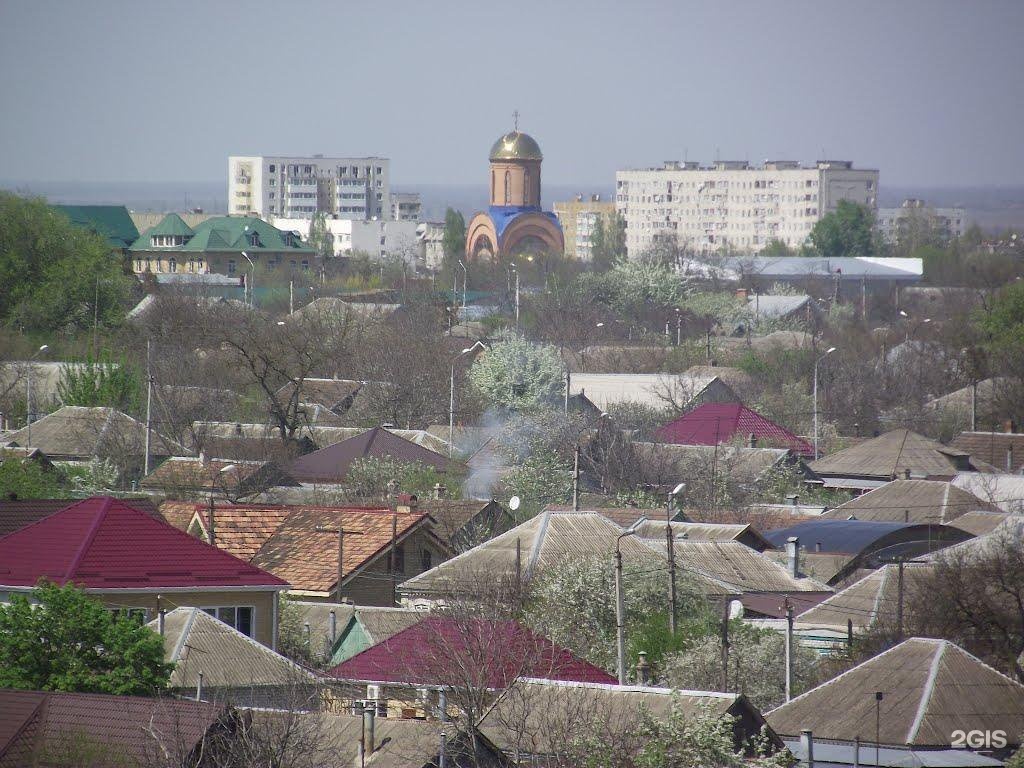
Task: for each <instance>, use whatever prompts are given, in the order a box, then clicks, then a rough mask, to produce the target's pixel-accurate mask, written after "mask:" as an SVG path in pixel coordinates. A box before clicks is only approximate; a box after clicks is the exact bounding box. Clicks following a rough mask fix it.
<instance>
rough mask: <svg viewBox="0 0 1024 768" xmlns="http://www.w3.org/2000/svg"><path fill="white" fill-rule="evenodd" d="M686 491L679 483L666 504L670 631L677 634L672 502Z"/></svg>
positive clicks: (683, 485)
mask: <svg viewBox="0 0 1024 768" xmlns="http://www.w3.org/2000/svg"><path fill="white" fill-rule="evenodd" d="M685 490H686V483H679V485H677V486H676V487H675V488H673V489H672V492H671V493H670V494H669V495H668V503H666V504H665V551H666V553H667V556H668V630H669V633H671V634H672V635H673V636H674V635H675V633H676V552H675V546H674V544H673V540H674V538H675V537H673V535H672V502H673V501H675V500H676V499H678V498H679V497H680V496H681V495H682V494H683V491H685Z"/></svg>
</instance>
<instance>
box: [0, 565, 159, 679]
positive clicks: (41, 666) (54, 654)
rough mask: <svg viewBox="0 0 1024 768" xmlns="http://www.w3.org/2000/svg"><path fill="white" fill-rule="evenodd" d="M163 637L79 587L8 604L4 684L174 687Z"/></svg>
mask: <svg viewBox="0 0 1024 768" xmlns="http://www.w3.org/2000/svg"><path fill="white" fill-rule="evenodd" d="M171 669H172V666H171V665H170V664H165V663H164V643H163V639H162V638H161V637H160V636H159V635H157V634H156V633H155V632H153V631H152V630H150V629H149V628H147V627H145V626H142V625H140V624H139V623H138V622H137V621H136V620H135V619H134V618H132V617H130V616H128V615H126V614H114V613H112V612H111V611H109V610H107V608H106V607H105V606H104V605H103V604H102V603H100V602H99V601H97V600H94V599H93V598H91V597H89V596H88V595H87V594H86V593H85V592H84V591H82V590H81V589H79V588H77V587H75V586H74V585H71V584H69V585H67V586H64V587H59V586H57V585H55V584H52V583H48V582H43V583H41V584H40V585H39V586H38V587H37V588H36V589H34V590H33V591H32V597H31V600H30V599H29V598H28V597H27V596H25V595H18V594H14V595H12V596H11V601H10V603H8V604H7V605H0V688H18V689H22V690H34V691H77V692H82V693H112V694H120V695H146V694H153V693H156V692H157V691H160V690H162V689H163V688H165V687H166V685H167V680H168V678H169V677H170V674H171Z"/></svg>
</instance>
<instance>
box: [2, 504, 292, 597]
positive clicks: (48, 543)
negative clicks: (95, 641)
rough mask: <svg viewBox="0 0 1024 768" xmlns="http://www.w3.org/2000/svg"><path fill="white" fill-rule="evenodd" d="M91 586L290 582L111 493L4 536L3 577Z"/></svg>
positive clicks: (22, 582) (6, 581) (10, 581)
mask: <svg viewBox="0 0 1024 768" xmlns="http://www.w3.org/2000/svg"><path fill="white" fill-rule="evenodd" d="M43 578H45V579H48V580H50V581H53V582H56V583H57V584H65V583H68V582H74V583H75V584H78V585H79V586H82V587H86V588H89V589H152V588H158V587H163V588H168V587H197V588H202V589H213V588H217V587H245V586H266V587H268V588H274V587H285V586H287V582H285V581H283V580H281V579H279V578H277V577H276V576H273V575H271V574H269V573H267V572H266V571H263V570H260V569H259V568H256V567H255V566H252V565H249V564H248V563H246V562H245V561H243V560H239V559H238V558H236V557H233V556H232V555H229V554H228V553H226V552H222V551H221V550H219V549H217V548H216V547H211V546H210V545H209V544H206V543H205V542H202V541H200V540H199V539H197V538H195V537H194V536H190V535H189V534H187V533H185V532H184V531H180V530H178V529H177V528H175V527H173V526H171V525H169V524H167V523H165V522H163V521H162V520H157V519H155V518H153V517H151V516H149V515H147V514H146V513H145V512H140V511H139V510H137V509H134V508H132V507H131V506H129V505H128V504H127V503H125V502H123V501H119V500H118V499H113V498H111V497H109V496H96V497H93V498H91V499H85V500H83V501H79V502H77V503H75V504H72V505H71V506H69V507H67V508H65V509H63V510H61V511H60V512H55V513H54V514H52V515H50V516H49V517H46V518H43V519H42V520H39V521H38V522H35V523H33V524H31V525H28V526H26V527H25V528H22V529H20V530H18V531H15V532H14V533H12V534H9V535H7V536H4V537H3V538H0V585H5V586H23V587H31V586H35V584H36V583H38V581H39V580H40V579H43Z"/></svg>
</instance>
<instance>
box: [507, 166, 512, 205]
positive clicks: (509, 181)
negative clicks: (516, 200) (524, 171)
mask: <svg viewBox="0 0 1024 768" xmlns="http://www.w3.org/2000/svg"><path fill="white" fill-rule="evenodd" d="M511 204H512V174H511V173H509V172H508V171H505V205H511Z"/></svg>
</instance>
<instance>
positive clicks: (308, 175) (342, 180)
mask: <svg viewBox="0 0 1024 768" xmlns="http://www.w3.org/2000/svg"><path fill="white" fill-rule="evenodd" d="M390 165H391V161H390V160H388V159H387V158H384V157H323V156H322V155H314V156H313V157H266V156H263V157H255V156H246V157H238V156H232V157H229V158H228V213H231V214H236V215H244V216H259V217H261V218H268V217H271V216H282V217H286V218H295V219H309V218H312V217H313V214H314V213H316V212H317V211H323V212H324V213H326V214H327V215H329V216H334V217H338V218H345V219H367V220H368V219H388V218H390V217H391V183H390V175H391V171H390Z"/></svg>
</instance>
